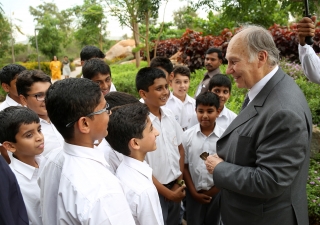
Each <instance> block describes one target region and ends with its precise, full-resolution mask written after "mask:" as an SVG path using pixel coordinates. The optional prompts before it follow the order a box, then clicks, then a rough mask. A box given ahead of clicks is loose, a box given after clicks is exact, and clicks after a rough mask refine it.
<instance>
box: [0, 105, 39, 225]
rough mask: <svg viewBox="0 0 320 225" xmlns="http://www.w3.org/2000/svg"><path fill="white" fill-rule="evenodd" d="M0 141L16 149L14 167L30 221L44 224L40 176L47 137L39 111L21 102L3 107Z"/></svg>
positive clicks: (12, 167)
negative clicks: (17, 104)
mask: <svg viewBox="0 0 320 225" xmlns="http://www.w3.org/2000/svg"><path fill="white" fill-rule="evenodd" d="M0 142H1V143H2V144H3V147H4V148H5V149H7V150H8V151H10V152H12V153H13V157H12V158H11V163H10V168H11V170H12V172H13V173H14V174H15V176H16V178H17V180H18V183H19V186H20V190H21V194H22V196H23V200H24V203H25V206H26V209H27V214H28V218H29V224H37V225H41V224H42V220H41V210H40V188H39V186H38V184H37V179H38V176H39V173H40V168H41V167H42V166H43V164H44V157H43V156H41V153H42V152H43V149H44V140H43V135H42V133H41V125H40V121H39V117H38V115H37V114H36V113H35V112H33V111H32V110H30V109H28V108H24V107H21V106H10V107H8V108H6V109H4V110H3V111H0Z"/></svg>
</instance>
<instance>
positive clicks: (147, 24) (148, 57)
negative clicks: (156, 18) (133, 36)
mask: <svg viewBox="0 0 320 225" xmlns="http://www.w3.org/2000/svg"><path fill="white" fill-rule="evenodd" d="M145 18H146V39H145V43H146V53H147V62H148V66H150V50H149V10H148V12H146V13H145Z"/></svg>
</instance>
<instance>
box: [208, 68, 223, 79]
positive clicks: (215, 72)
mask: <svg viewBox="0 0 320 225" xmlns="http://www.w3.org/2000/svg"><path fill="white" fill-rule="evenodd" d="M218 73H221V72H220V68H219V67H218V68H217V69H215V70H212V71H210V72H207V73H206V74H205V76H206V75H207V76H209V77H210V78H212V77H213V76H214V75H216V74H218Z"/></svg>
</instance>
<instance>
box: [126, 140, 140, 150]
mask: <svg viewBox="0 0 320 225" xmlns="http://www.w3.org/2000/svg"><path fill="white" fill-rule="evenodd" d="M128 145H129V149H130V150H131V149H132V150H139V149H140V145H139V140H137V139H136V138H131V139H130V141H129V143H128Z"/></svg>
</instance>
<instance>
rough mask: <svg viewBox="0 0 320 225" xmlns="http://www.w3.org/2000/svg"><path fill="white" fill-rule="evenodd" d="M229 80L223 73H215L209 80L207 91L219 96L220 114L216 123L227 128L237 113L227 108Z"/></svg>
mask: <svg viewBox="0 0 320 225" xmlns="http://www.w3.org/2000/svg"><path fill="white" fill-rule="evenodd" d="M231 87H232V84H231V80H230V78H229V77H228V76H226V75H224V74H216V75H214V76H213V77H212V78H211V79H210V81H209V91H210V92H213V93H215V94H216V95H218V96H219V100H220V107H219V110H220V114H219V117H218V118H217V119H216V123H217V124H218V125H219V126H220V127H222V128H223V129H227V127H228V126H229V125H230V123H231V122H232V121H233V120H234V119H235V118H236V117H237V114H235V113H234V112H232V111H231V110H230V109H228V108H227V106H226V102H227V101H228V99H229V98H230V95H231Z"/></svg>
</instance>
